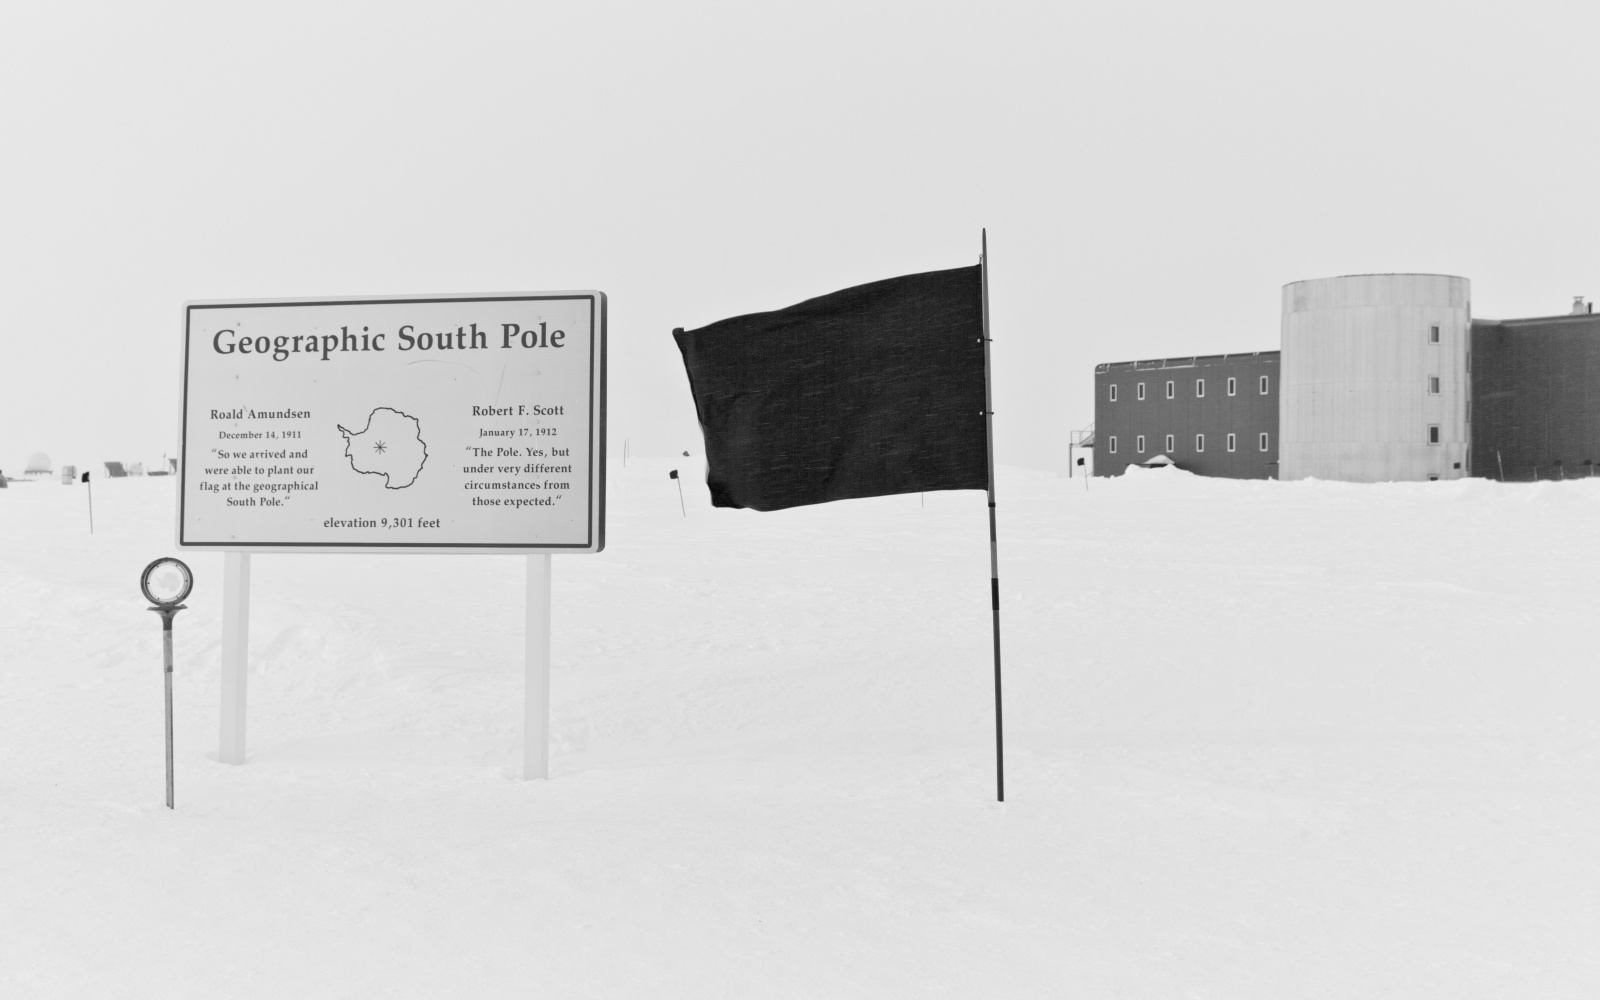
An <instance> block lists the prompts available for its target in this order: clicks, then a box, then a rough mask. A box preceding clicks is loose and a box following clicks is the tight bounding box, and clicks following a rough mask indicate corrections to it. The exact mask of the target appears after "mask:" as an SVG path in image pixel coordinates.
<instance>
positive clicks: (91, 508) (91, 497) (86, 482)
mask: <svg viewBox="0 0 1600 1000" xmlns="http://www.w3.org/2000/svg"><path fill="white" fill-rule="evenodd" d="M83 484H84V485H85V486H87V487H88V488H89V534H91V535H92V534H94V480H92V479H90V478H89V474H88V473H87V472H85V473H84V474H83Z"/></svg>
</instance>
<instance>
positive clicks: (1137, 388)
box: [1133, 382, 1144, 400]
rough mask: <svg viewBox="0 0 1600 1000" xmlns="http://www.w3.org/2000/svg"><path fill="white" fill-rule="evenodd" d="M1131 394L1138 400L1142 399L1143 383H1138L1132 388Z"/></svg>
mask: <svg viewBox="0 0 1600 1000" xmlns="http://www.w3.org/2000/svg"><path fill="white" fill-rule="evenodd" d="M1133 394H1134V395H1135V396H1136V397H1138V398H1139V399H1140V400H1143V399H1144V383H1143V382H1140V383H1139V384H1138V385H1137V386H1135V387H1134V390H1133Z"/></svg>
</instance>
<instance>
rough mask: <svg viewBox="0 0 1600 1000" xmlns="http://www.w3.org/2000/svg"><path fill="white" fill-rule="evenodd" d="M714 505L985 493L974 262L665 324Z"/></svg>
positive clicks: (757, 506) (764, 506) (979, 303)
mask: <svg viewBox="0 0 1600 1000" xmlns="http://www.w3.org/2000/svg"><path fill="white" fill-rule="evenodd" d="M673 337H674V338H675V339H676V340H677V342H678V348H679V350H680V351H682V353H683V363H684V367H685V369H686V370H687V372H688V375H689V388H690V392H691V393H692V394H693V395H694V403H695V411H696V412H697V414H698V415H699V418H700V427H701V430H702V431H703V432H704V434H705V441H706V459H707V462H708V466H709V469H708V472H707V474H706V484H707V485H708V486H709V487H710V490H711V502H712V504H713V505H714V506H717V507H748V508H751V509H754V510H782V509H784V508H786V507H798V506H802V505H805V504H814V503H826V502H828V501H831V500H848V499H854V498H858V497H873V496H886V495H889V494H894V493H922V492H932V491H934V490H982V489H987V488H988V486H989V466H988V437H987V430H986V427H985V422H984V416H985V414H984V406H985V402H984V387H985V372H984V344H983V282H982V275H981V271H980V268H978V267H962V268H955V269H952V270H948V271H929V272H926V273H923V274H909V275H905V276H902V277H899V278H890V279H888V280H886V281H875V282H872V283H871V284H866V285H857V286H856V287H854V288H846V289H844V290H843V291H838V292H834V293H832V294H830V295H823V296H821V297H819V298H814V299H808V300H807V301H805V302H801V303H799V304H798V305H793V306H790V307H788V308H787V309H780V310H777V311H776V312H766V313H752V314H750V315H748V316H736V317H734V318H732V319H725V320H721V321H719V322H716V323H712V324H711V325H710V326H705V327H701V328H700V329H698V330H689V331H684V330H674V331H673Z"/></svg>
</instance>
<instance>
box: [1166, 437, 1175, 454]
mask: <svg viewBox="0 0 1600 1000" xmlns="http://www.w3.org/2000/svg"><path fill="white" fill-rule="evenodd" d="M1173 450H1174V447H1173V441H1172V435H1171V434H1168V435H1167V454H1169V455H1170V454H1172V452H1173Z"/></svg>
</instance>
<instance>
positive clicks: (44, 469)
mask: <svg viewBox="0 0 1600 1000" xmlns="http://www.w3.org/2000/svg"><path fill="white" fill-rule="evenodd" d="M22 474H23V475H25V476H37V475H41V474H43V475H49V474H50V456H49V455H46V454H45V453H44V452H42V451H36V452H34V453H33V454H32V455H29V456H28V467H27V468H26V469H23V470H22Z"/></svg>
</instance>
